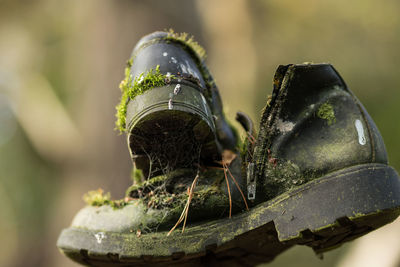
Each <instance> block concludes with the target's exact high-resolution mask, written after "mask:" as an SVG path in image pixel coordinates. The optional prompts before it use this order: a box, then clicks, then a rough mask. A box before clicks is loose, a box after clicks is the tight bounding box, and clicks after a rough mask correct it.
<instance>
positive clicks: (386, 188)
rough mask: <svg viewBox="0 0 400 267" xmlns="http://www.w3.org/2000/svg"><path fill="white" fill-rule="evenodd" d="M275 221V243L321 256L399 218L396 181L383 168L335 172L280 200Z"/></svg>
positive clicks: (388, 169) (393, 174) (399, 183)
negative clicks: (308, 249)
mask: <svg viewBox="0 0 400 267" xmlns="http://www.w3.org/2000/svg"><path fill="white" fill-rule="evenodd" d="M272 205H274V206H280V209H281V210H282V214H281V215H279V216H278V217H277V218H276V219H274V223H275V227H276V229H277V232H278V238H279V240H280V241H283V242H288V243H296V244H305V245H308V246H310V247H312V248H313V249H314V250H315V251H316V252H323V251H326V250H329V249H331V248H334V247H337V246H338V245H341V244H342V243H344V242H346V241H349V240H352V239H355V238H357V237H359V236H362V235H364V234H366V233H368V232H370V231H372V230H375V229H377V228H379V227H381V226H383V225H385V224H387V223H390V222H392V221H393V220H394V219H396V218H397V216H399V214H400V180H399V176H398V174H397V173H396V171H395V170H394V169H393V168H391V167H389V166H387V165H384V164H365V165H358V166H354V167H351V168H347V169H344V170H340V171H337V172H334V173H331V174H329V175H326V176H324V177H321V178H319V179H316V180H313V181H311V182H309V183H307V184H306V185H304V186H302V187H300V188H297V189H295V190H292V191H290V192H288V193H287V194H284V195H282V197H279V198H278V199H277V200H276V201H274V203H273V204H272Z"/></svg>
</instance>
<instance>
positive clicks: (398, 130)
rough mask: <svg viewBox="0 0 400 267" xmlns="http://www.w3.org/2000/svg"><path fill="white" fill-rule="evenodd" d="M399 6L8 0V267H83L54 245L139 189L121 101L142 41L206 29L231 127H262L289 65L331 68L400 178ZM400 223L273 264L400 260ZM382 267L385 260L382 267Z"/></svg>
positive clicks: (1, 83)
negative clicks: (237, 122)
mask: <svg viewBox="0 0 400 267" xmlns="http://www.w3.org/2000/svg"><path fill="white" fill-rule="evenodd" d="M399 11H400V2H399V1H396V0H384V1H373V0H355V1H345V0H329V1H328V0H327V1H317V0H303V1H283V0H270V1H267V0H253V1H245V0H214V1H213V0H197V1H188V0H176V1H175V0H174V1H173V0H158V1H156V0H146V1H133V0H132V1H130V0H119V1H110V0H109V1H106V0H85V1H78V0H68V1H61V0H38V1H34V0H0V207H1V208H0V236H1V238H0V266H12V267H14V266H15V267H17V266H18V267H19V266H49V267H50V266H77V265H76V264H75V263H73V262H72V261H69V260H68V259H67V258H65V257H64V256H62V255H61V254H60V253H59V252H58V251H57V249H56V247H55V243H56V240H57V237H58V234H59V233H60V231H61V229H62V228H64V227H67V226H68V225H69V223H70V222H71V220H72V218H73V216H74V214H75V213H76V212H77V211H78V210H79V208H81V207H82V206H83V204H84V203H83V201H82V195H83V194H84V193H85V192H87V191H88V190H92V189H97V188H99V187H102V188H103V189H104V190H105V191H110V192H111V193H112V195H113V197H115V198H120V197H122V196H123V192H124V189H125V188H126V187H127V186H128V185H129V184H130V179H129V173H130V165H131V163H130V159H129V154H128V150H127V147H126V144H125V138H124V137H123V136H118V133H117V132H116V131H114V130H113V129H114V113H115V109H114V106H115V105H116V103H118V100H119V94H120V92H119V89H118V84H119V81H120V80H121V79H122V78H123V69H124V67H125V61H126V60H127V59H128V57H129V55H130V52H131V49H132V48H133V46H134V44H135V43H136V42H137V41H138V40H139V38H140V37H141V36H143V35H145V34H147V33H150V32H152V31H155V30H163V29H169V28H174V29H175V30H176V31H185V32H189V33H191V34H193V35H194V36H195V37H196V39H197V40H198V41H199V42H200V43H201V44H202V45H204V47H205V48H206V50H207V52H208V60H207V62H208V64H209V67H210V69H211V71H212V72H213V74H214V77H215V78H216V80H217V83H218V85H219V87H220V90H221V94H222V97H223V100H224V105H225V107H226V109H227V114H228V116H229V118H230V119H231V120H233V119H234V114H235V112H236V111H237V110H241V111H245V112H247V113H249V114H250V115H251V116H252V117H253V118H254V119H255V120H257V121H258V120H259V115H260V111H261V109H262V107H263V106H264V104H265V102H266V100H267V96H268V94H270V93H271V88H272V77H273V75H274V71H275V69H276V67H277V66H278V65H279V64H288V63H302V62H306V61H307V62H330V63H332V64H333V65H334V66H335V67H336V69H337V70H338V71H339V72H340V73H341V75H342V76H343V78H344V79H345V81H346V82H347V84H348V86H349V87H350V88H351V90H352V91H353V92H354V93H355V94H356V95H357V96H358V97H359V99H360V100H361V101H362V102H363V104H364V105H365V106H366V108H367V110H368V111H369V113H370V115H371V116H372V117H373V118H374V120H375V122H376V124H377V125H378V127H379V129H380V131H381V133H382V135H383V137H384V140H385V143H386V146H387V150H388V154H389V159H390V162H391V165H393V166H394V167H395V168H397V169H398V170H400V140H399V139H398V137H399V136H400V123H399V112H400V91H399V88H400V68H399V65H398V64H399V62H400V61H399V60H400V54H399V47H400V16H399ZM398 236H400V222H399V221H396V222H395V223H393V224H392V225H390V226H387V227H384V228H382V229H381V230H378V231H376V232H374V233H372V234H370V235H367V236H366V237H363V238H361V239H359V240H358V241H356V242H352V243H350V244H347V245H345V246H343V247H341V248H339V249H337V250H335V251H332V252H328V253H326V254H325V259H324V260H323V261H321V260H319V259H317V258H316V257H315V255H314V254H313V252H312V250H311V249H309V248H307V247H296V248H293V249H291V250H289V251H287V252H285V253H283V254H282V255H280V256H278V257H277V259H276V260H275V261H274V262H272V263H271V264H269V265H268V266H340V267H344V266H352V267H354V266H380V267H385V266H399V265H398V264H399V262H400V261H399V258H400V256H399V255H400V241H399V238H398ZM374 264H376V265H374Z"/></svg>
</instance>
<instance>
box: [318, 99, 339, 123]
mask: <svg viewBox="0 0 400 267" xmlns="http://www.w3.org/2000/svg"><path fill="white" fill-rule="evenodd" d="M317 116H318V118H321V119H323V120H326V121H327V123H328V125H332V124H333V123H336V117H335V111H334V110H333V107H332V105H331V104H329V103H328V102H326V103H324V104H322V105H321V106H320V107H319V109H318V111H317Z"/></svg>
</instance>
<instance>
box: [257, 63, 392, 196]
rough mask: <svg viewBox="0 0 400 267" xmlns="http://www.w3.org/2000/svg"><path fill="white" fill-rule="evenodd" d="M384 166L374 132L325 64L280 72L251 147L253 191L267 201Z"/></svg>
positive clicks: (383, 151)
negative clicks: (363, 167)
mask: <svg viewBox="0 0 400 267" xmlns="http://www.w3.org/2000/svg"><path fill="white" fill-rule="evenodd" d="M365 163H384V164H387V155H386V149H385V146H384V143H383V140H382V137H381V135H380V134H379V131H378V129H377V127H376V125H375V124H374V122H373V121H372V119H371V117H370V116H369V115H368V113H367V112H366V110H365V108H364V107H363V106H362V104H361V103H360V101H359V100H358V99H357V98H356V97H355V96H354V94H353V93H352V92H351V91H350V90H349V89H348V88H347V86H346V84H345V83H344V81H343V79H342V78H341V77H340V76H339V74H338V73H337V71H336V70H335V69H334V68H333V67H332V66H331V65H330V64H301V65H287V66H280V67H279V68H278V70H277V73H276V75H275V79H274V90H273V95H272V99H271V101H270V102H269V103H268V105H267V107H266V108H265V111H264V113H263V116H262V120H261V126H260V133H259V137H258V140H257V145H256V147H255V154H254V164H255V169H256V170H255V174H256V179H257V180H258V187H257V190H260V191H261V192H264V193H265V194H266V195H267V198H268V199H270V198H273V197H274V196H276V195H278V194H280V193H282V192H285V191H287V190H289V189H291V188H293V187H295V186H298V185H301V184H304V183H306V182H308V181H310V180H313V179H316V178H318V177H321V176H322V175H325V174H327V173H329V172H332V171H335V170H339V169H343V168H346V167H350V166H354V165H358V164H365Z"/></svg>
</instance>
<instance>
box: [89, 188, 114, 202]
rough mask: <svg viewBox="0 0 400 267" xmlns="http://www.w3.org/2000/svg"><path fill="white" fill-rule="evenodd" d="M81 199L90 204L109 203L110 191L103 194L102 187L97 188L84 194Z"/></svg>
mask: <svg viewBox="0 0 400 267" xmlns="http://www.w3.org/2000/svg"><path fill="white" fill-rule="evenodd" d="M83 200H84V201H85V202H86V203H87V204H88V205H90V206H103V205H106V204H110V202H111V195H110V192H108V193H106V194H104V191H103V189H101V188H99V189H97V190H93V191H89V192H87V193H86V194H84V195H83Z"/></svg>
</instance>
